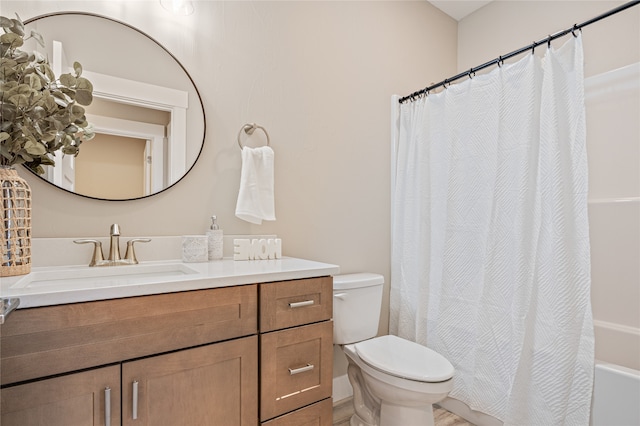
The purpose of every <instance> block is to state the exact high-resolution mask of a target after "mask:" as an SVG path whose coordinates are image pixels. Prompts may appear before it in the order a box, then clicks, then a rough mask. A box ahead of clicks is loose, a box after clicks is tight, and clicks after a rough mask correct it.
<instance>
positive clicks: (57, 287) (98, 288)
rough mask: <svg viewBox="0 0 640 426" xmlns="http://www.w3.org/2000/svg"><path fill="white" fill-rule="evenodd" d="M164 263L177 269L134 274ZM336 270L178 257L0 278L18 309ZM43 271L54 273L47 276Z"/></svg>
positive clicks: (3, 292) (293, 261)
mask: <svg viewBox="0 0 640 426" xmlns="http://www.w3.org/2000/svg"><path fill="white" fill-rule="evenodd" d="M163 264H165V265H170V266H171V268H169V269H172V268H175V270H173V269H172V270H170V271H168V273H167V274H166V276H163V275H161V274H160V275H157V274H155V275H154V274H151V273H149V274H148V275H147V274H144V273H138V272H139V271H143V270H144V268H145V267H146V268H157V267H158V266H159V265H163ZM136 268H138V269H136ZM183 271H184V272H183ZM173 272H175V273H173ZM339 272H340V267H339V266H337V265H331V264H327V263H321V262H315V261H311V260H305V259H297V258H292V257H283V258H282V259H277V260H248V261H234V260H232V259H227V258H225V259H222V260H216V261H210V262H203V263H182V262H181V261H179V260H171V261H151V262H141V263H140V264H139V265H130V266H108V267H94V268H89V267H87V266H56V267H34V268H32V271H31V273H30V274H27V275H22V276H17V277H8V278H2V280H1V283H0V297H2V298H10V297H11V298H13V297H17V298H19V299H20V306H19V307H18V309H20V308H32V307H37V306H48V305H60V304H65V303H76V302H88V301H94V300H104V299H116V298H121V297H132V296H144V295H150V294H159V293H173V292H178V291H188V290H200V289H206V288H216V287H228V286H234V285H243V284H254V283H265V282H273V281H282V280H292V279H300V278H311V277H319V276H326V275H336V274H338V273H339ZM87 273H91V274H93V277H92V278H89V279H87V280H86V282H85V281H83V280H78V279H76V278H72V279H69V280H65V279H64V276H67V275H68V276H75V275H74V274H79V275H82V274H87ZM103 275H104V276H103ZM47 276H52V277H53V276H55V277H57V278H55V279H52V280H50V281H47V280H46V277H47ZM43 277H44V278H43Z"/></svg>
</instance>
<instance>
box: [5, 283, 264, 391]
mask: <svg viewBox="0 0 640 426" xmlns="http://www.w3.org/2000/svg"><path fill="white" fill-rule="evenodd" d="M257 293H258V292H257V286H256V285H249V286H239V287H225V288H216V289H208V290H197V291H188V292H181V293H167V294H159V295H153V296H141V297H131V298H124V299H112V300H103V301H97V302H87V303H74V304H70V305H59V306H48V307H42V308H30V309H18V310H17V311H15V312H13V313H12V315H11V318H10V321H7V323H5V324H3V325H2V337H1V343H0V344H1V347H2V353H1V354H0V355H1V358H2V360H1V362H2V364H1V365H0V368H1V369H2V384H7V383H16V382H20V381H24V380H30V379H35V378H39V377H46V376H50V375H54V374H59V373H65V372H70V371H76V370H80V369H84V368H91V367H96V366H100V365H105V364H110V363H114V362H120V361H123V360H127V359H133V358H138V357H143V356H148V355H154V354H158V353H163V352H169V351H172V350H176V349H182V348H188V347H191V346H197V345H203V344H207V343H212V342H217V341H221V340H226V339H232V338H235V337H241V336H247V335H250V334H256V332H257V322H258V321H257V319H258V314H257V305H258V294H257Z"/></svg>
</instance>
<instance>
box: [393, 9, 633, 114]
mask: <svg viewBox="0 0 640 426" xmlns="http://www.w3.org/2000/svg"><path fill="white" fill-rule="evenodd" d="M638 4H640V0H634V1H630V2H628V3H625V4H622V5H620V6H618V7H616V8H614V9H611V10H610V11H608V12H605V13H603V14H601V15H598V16H596V17H595V18H591V19H589V20H588V21H585V22H583V23H581V24H574V25H573V27H571V28H568V29H566V30H563V31H559V32H557V33H555V34H550V35H549V36H548V37H546V38H544V39H542V40H539V41H535V42H533V44H529V45H527V46H525V47H522V48H520V49H518V50H514V51H513V52H510V53H507V54H506V55H502V56H498V57H497V58H496V59H494V60H492V61H489V62H486V63H484V64H482V65H478V66H477V67H473V68H471V69H470V70H469V71H465V72H461V73H460V74H457V75H454V76H453V77H450V78H447V79H444V80H442V81H441V82H440V83H437V84H434V85H431V86H428V87H426V88H424V89H422V90H418V91H417V92H413V93H412V94H410V95H407V96H405V97H403V98H400V103H401V104H403V103H405V102H407V101H415V100H416V99H419V98H421V97H423V96H425V95H427V94H428V93H429V92H430V91H432V90H433V89H436V88H438V87H440V86H443V87H446V86H447V84H450V83H451V82H452V81H455V80H459V79H461V78H463V77H466V76H473V74H475V72H476V71H480V70H482V69H485V68H488V67H490V66H491V65H495V64H498V66H501V65H502V64H503V63H504V60H505V59H509V58H511V57H513V56H516V55H519V54H521V53H524V52H526V51H528V50H531V51H533V50H534V49H535V48H536V47H537V46H540V45H541V44H544V43H547V45H548V46H551V41H552V40H555V39H557V38H560V37H563V36H565V35H567V34H569V33H572V34H573V35H574V36H576V34H575V31H576V30H582V27H586V26H587V25H591V24H593V23H594V22H598V21H600V20H601V19H604V18H608V17H609V16H611V15H614V14H616V13H618V12H622V11H623V10H626V9H628V8H630V7H633V6H637V5H638Z"/></svg>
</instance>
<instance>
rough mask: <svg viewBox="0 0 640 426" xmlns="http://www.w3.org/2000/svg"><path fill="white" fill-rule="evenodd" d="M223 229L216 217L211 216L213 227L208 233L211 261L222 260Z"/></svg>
mask: <svg viewBox="0 0 640 426" xmlns="http://www.w3.org/2000/svg"><path fill="white" fill-rule="evenodd" d="M222 236H223V233H222V229H220V227H219V226H218V224H217V223H216V217H215V216H211V227H210V229H209V230H208V231H207V242H208V248H209V260H218V259H222Z"/></svg>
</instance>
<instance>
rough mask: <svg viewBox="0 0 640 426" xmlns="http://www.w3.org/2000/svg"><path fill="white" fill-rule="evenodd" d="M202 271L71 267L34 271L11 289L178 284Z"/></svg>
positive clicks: (169, 266) (174, 266)
mask: <svg viewBox="0 0 640 426" xmlns="http://www.w3.org/2000/svg"><path fill="white" fill-rule="evenodd" d="M198 273H199V272H198V271H196V270H195V269H192V268H190V267H188V266H187V265H185V264H184V263H180V262H172V263H153V264H138V265H124V266H101V267H91V268H90V267H88V266H81V267H68V268H51V269H46V270H41V271H33V272H31V273H30V274H28V275H25V276H24V277H23V278H21V279H20V280H18V281H16V282H15V283H14V284H13V285H11V287H10V288H11V289H44V288H49V289H50V290H51V291H56V290H62V289H64V290H72V289H79V288H83V289H85V288H101V287H118V286H123V285H131V284H147V283H150V282H158V281H166V280H171V281H175V280H176V278H179V277H185V276H187V275H193V274H198Z"/></svg>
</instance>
